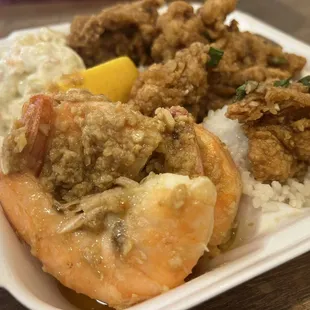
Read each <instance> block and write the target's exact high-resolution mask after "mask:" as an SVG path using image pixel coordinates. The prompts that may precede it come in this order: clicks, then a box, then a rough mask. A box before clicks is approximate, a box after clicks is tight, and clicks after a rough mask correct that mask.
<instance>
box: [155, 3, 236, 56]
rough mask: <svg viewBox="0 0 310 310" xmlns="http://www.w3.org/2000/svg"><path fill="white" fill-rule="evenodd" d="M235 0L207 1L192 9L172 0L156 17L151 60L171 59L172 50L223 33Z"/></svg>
mask: <svg viewBox="0 0 310 310" xmlns="http://www.w3.org/2000/svg"><path fill="white" fill-rule="evenodd" d="M235 6H236V0H225V1H222V0H221V1H218V0H208V1H206V2H205V4H204V5H203V6H202V7H201V8H200V9H199V10H198V12H197V13H195V12H194V9H193V7H192V6H191V5H190V4H188V3H187V2H185V1H175V2H173V3H172V4H170V6H169V7H168V10H167V12H166V13H164V14H162V15H161V16H159V17H158V19H157V23H156V28H157V30H158V32H159V35H158V37H157V38H156V39H155V41H154V43H153V46H152V57H153V59H154V61H155V62H160V61H167V60H168V59H172V58H174V55H175V53H176V52H177V51H178V50H180V49H183V48H186V47H189V46H190V45H191V44H192V43H194V42H201V43H204V44H208V43H210V42H213V41H215V39H217V38H219V37H221V36H223V33H224V32H225V31H226V26H225V25H224V21H225V19H226V15H227V14H229V13H230V12H232V11H233V10H234V9H235Z"/></svg>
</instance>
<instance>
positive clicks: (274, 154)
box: [227, 81, 310, 182]
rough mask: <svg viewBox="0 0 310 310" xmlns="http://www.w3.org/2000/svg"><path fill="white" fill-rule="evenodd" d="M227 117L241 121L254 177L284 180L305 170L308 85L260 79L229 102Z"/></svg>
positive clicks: (309, 139) (309, 157)
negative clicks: (249, 90)
mask: <svg viewBox="0 0 310 310" xmlns="http://www.w3.org/2000/svg"><path fill="white" fill-rule="evenodd" d="M287 83H288V82H287ZM227 117H229V118H231V119H237V120H238V121H239V122H240V123H242V124H244V125H243V128H244V130H245V133H246V135H247V137H248V138H249V153H248V156H249V160H250V163H251V169H252V172H253V174H254V177H255V178H256V179H257V180H260V181H275V180H277V181H280V182H284V181H286V180H287V179H288V178H289V177H299V176H301V175H303V174H304V173H305V172H306V169H307V165H308V164H309V163H310V147H309V145H310V131H309V128H310V126H309V125H310V121H309V119H310V94H309V87H307V86H304V85H302V84H301V83H291V84H290V85H287V87H286V88H285V87H276V86H274V81H270V82H268V83H261V84H259V85H258V87H257V89H256V90H254V91H252V92H251V93H249V94H248V95H247V96H246V97H245V98H244V99H243V100H241V101H240V102H236V103H234V104H232V105H231V106H229V108H228V112H227Z"/></svg>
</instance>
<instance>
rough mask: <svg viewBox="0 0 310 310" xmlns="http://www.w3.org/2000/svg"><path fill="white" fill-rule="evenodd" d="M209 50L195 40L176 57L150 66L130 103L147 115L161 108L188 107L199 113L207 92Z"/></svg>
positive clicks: (142, 74)
mask: <svg viewBox="0 0 310 310" xmlns="http://www.w3.org/2000/svg"><path fill="white" fill-rule="evenodd" d="M209 49H210V48H209V46H208V45H204V44H202V43H193V44H192V45H191V46H190V47H189V48H186V49H183V50H181V51H179V52H177V53H176V55H175V58H174V59H171V60H169V61H167V62H166V63H163V64H154V65H152V66H150V67H149V68H148V69H147V70H146V71H145V72H142V73H141V74H140V76H139V77H138V79H137V81H136V82H135V84H134V85H133V88H132V90H131V94H130V101H129V104H130V105H131V106H132V107H133V108H134V109H136V110H139V111H141V112H142V114H144V115H152V114H153V113H154V112H155V110H156V109H157V108H159V107H172V106H186V107H187V108H188V109H189V110H190V112H192V113H193V115H194V116H196V115H197V114H198V113H199V109H200V103H201V101H202V100H203V98H204V97H205V96H206V94H207V91H208V80H207V75H208V73H207V70H206V66H207V63H208V61H209V60H210V56H209Z"/></svg>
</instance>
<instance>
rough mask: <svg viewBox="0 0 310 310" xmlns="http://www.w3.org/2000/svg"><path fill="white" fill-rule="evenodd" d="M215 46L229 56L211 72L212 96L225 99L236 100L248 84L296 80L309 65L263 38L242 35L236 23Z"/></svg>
mask: <svg viewBox="0 0 310 310" xmlns="http://www.w3.org/2000/svg"><path fill="white" fill-rule="evenodd" d="M214 46H215V47H217V48H220V49H222V50H224V51H225V52H224V55H223V58H222V60H221V61H220V63H219V65H218V66H217V67H215V68H214V69H213V70H212V72H210V76H209V84H210V92H211V93H215V94H216V95H218V96H221V97H224V98H225V97H226V98H227V97H231V96H233V95H234V94H235V89H236V88H237V87H238V86H240V85H242V84H243V83H244V82H246V81H248V80H254V81H258V82H261V81H265V80H267V79H270V78H279V79H284V78H288V77H291V76H294V75H295V74H297V73H298V72H300V71H301V69H302V68H303V67H304V65H305V63H306V59H305V58H304V57H301V56H297V55H294V54H288V53H284V52H283V49H282V48H281V47H280V46H278V45H275V44H273V43H271V42H270V41H267V40H265V39H264V38H262V37H260V36H257V35H255V34H253V33H250V32H240V31H239V30H238V28H237V27H236V25H235V24H234V22H233V23H232V25H231V26H230V31H229V32H227V34H226V35H225V36H224V37H222V38H220V39H219V40H218V41H217V42H215V43H214Z"/></svg>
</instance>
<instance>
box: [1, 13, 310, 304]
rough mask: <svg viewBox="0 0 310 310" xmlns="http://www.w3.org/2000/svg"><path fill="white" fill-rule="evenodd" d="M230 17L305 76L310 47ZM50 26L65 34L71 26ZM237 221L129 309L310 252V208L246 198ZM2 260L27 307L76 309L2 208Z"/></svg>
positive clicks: (223, 286) (187, 296) (222, 287)
mask: <svg viewBox="0 0 310 310" xmlns="http://www.w3.org/2000/svg"><path fill="white" fill-rule="evenodd" d="M231 19H236V20H237V21H238V22H239V25H240V30H242V31H245V30H249V31H251V32H254V33H257V34H260V35H262V36H264V37H266V38H268V39H270V40H272V41H274V42H276V43H279V44H280V45H282V46H283V48H284V49H285V50H286V51H288V52H292V53H296V54H299V55H302V56H304V57H306V58H307V60H308V65H307V66H306V67H305V69H304V72H303V73H302V75H306V74H307V73H309V72H310V46H308V45H306V44H304V43H302V42H300V41H298V40H296V39H294V38H292V37H290V36H288V35H286V34H284V33H282V32H281V31H279V30H277V29H275V28H273V27H271V26H269V25H266V24H265V23H263V22H261V21H259V20H257V19H255V18H253V17H251V16H249V15H247V14H244V13H242V12H239V11H235V12H234V13H233V14H231V15H230V16H229V17H228V21H229V20H231ZM50 28H51V29H54V30H58V31H62V32H65V33H67V32H68V31H69V24H62V25H55V26H50ZM36 31H38V28H34V29H26V30H21V31H16V32H14V33H12V34H11V35H10V36H8V37H7V38H5V39H2V40H0V49H1V47H3V46H5V45H7V44H9V42H10V40H11V39H12V38H14V37H15V36H16V35H19V34H25V33H29V32H36ZM238 219H239V221H238V222H239V229H238V231H237V234H236V238H235V241H234V244H233V246H232V248H231V249H230V250H229V251H227V252H225V253H224V254H221V255H220V256H218V257H216V258H215V259H213V260H211V261H208V262H206V261H204V260H203V259H202V260H201V261H200V263H199V268H198V269H200V271H199V274H200V275H198V276H197V277H195V278H193V279H192V280H189V281H187V282H186V283H185V284H183V285H181V286H179V287H177V288H175V289H172V290H170V291H168V292H167V293H164V294H162V295H160V296H158V297H155V298H152V299H150V300H148V301H146V302H143V303H141V304H138V305H136V306H133V307H131V308H130V309H132V310H139V309H153V310H165V309H167V310H168V309H169V310H171V309H173V310H181V309H188V308H190V307H192V306H195V305H197V304H199V303H201V302H203V301H206V300H208V299H210V298H212V297H214V296H216V295H218V294H220V293H223V292H224V291H226V290H228V289H230V288H232V287H234V286H236V285H238V284H240V283H242V282H245V281H247V280H249V279H251V278H253V277H255V276H257V275H259V274H261V273H263V272H266V271H267V270H270V269H272V268H274V267H276V266H278V265H280V264H282V263H284V262H287V261H288V260H290V259H293V258H294V257H297V256H299V255H301V254H303V253H305V252H307V251H309V250H310V230H309V222H310V209H307V208H304V209H294V208H292V207H288V206H287V205H284V204H283V205H281V204H279V208H278V209H277V210H276V211H271V212H262V211H261V210H260V209H255V208H253V206H252V205H251V203H250V200H249V199H248V198H247V197H246V196H244V197H243V198H242V202H241V205H240V208H239V213H238ZM0 262H1V263H0V286H1V287H3V288H5V289H6V290H8V291H9V292H10V293H11V294H12V295H13V296H14V297H15V298H16V299H18V300H19V301H20V302H21V303H22V304H24V305H25V306H26V307H28V308H30V309H33V310H52V309H63V310H73V309H77V308H76V307H75V306H73V305H72V304H71V303H69V301H68V300H67V299H65V298H64V297H63V295H62V294H61V293H60V291H59V288H58V285H57V282H56V280H54V279H53V278H52V277H51V276H49V275H48V274H45V273H44V272H42V270H41V264H40V263H39V261H37V260H36V259H35V258H34V257H32V256H31V254H30V251H29V249H28V247H27V246H25V245H24V244H23V243H22V242H21V241H20V240H19V239H18V237H17V236H16V234H15V232H14V231H13V229H12V228H11V226H10V224H9V223H8V221H7V219H6V217H5V214H4V213H3V211H2V209H1V208H0ZM206 265H207V266H208V267H207V268H208V269H207V268H206Z"/></svg>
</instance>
